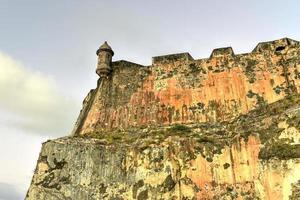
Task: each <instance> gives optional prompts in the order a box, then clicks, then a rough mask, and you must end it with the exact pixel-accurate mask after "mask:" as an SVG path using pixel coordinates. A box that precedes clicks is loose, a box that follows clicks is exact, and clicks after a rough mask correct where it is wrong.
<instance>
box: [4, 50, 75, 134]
mask: <svg viewBox="0 0 300 200" xmlns="http://www.w3.org/2000/svg"><path fill="white" fill-rule="evenodd" d="M76 103H77V102H76V101H74V100H72V99H71V98H67V97H66V96H65V95H64V94H62V93H61V92H59V90H58V87H57V86H56V84H55V82H54V80H53V79H51V78H50V77H48V76H46V75H44V74H42V73H39V72H36V71H33V70H30V69H29V68H26V67H25V66H24V65H23V64H22V63H20V62H19V61H16V60H15V59H13V58H11V57H10V56H8V55H6V54H4V53H1V52H0V125H4V126H9V127H13V128H21V129H23V130H26V131H28V132H33V133H39V134H47V135H50V134H51V135H62V134H67V133H69V132H70V131H71V128H72V126H73V124H74V120H75V117H76V115H77V112H78V111H77V108H78V105H77V104H76ZM1 115H2V116H1Z"/></svg>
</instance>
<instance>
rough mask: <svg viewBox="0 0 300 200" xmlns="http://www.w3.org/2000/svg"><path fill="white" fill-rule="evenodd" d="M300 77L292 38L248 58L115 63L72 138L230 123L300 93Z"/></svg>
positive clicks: (227, 55)
mask: <svg viewBox="0 0 300 200" xmlns="http://www.w3.org/2000/svg"><path fill="white" fill-rule="evenodd" d="M299 78H300V44H299V42H297V41H294V40H291V39H288V38H284V39H280V40H275V41H271V42H264V43H260V44H258V45H257V47H256V48H255V49H254V50H253V52H251V53H247V54H238V55H235V54H234V52H233V50H232V49H231V48H220V49H215V50H214V51H213V52H212V54H211V56H210V58H207V59H198V60H194V59H193V58H192V57H191V56H190V55H189V54H188V53H181V54H173V55H166V56H158V57H154V58H153V63H152V65H151V66H141V65H137V64H134V63H130V62H127V61H117V62H113V63H112V72H111V75H110V77H109V78H108V79H106V78H105V79H104V78H103V79H100V80H99V84H98V86H97V88H96V89H95V91H94V92H93V93H91V94H92V96H93V97H92V98H90V102H92V103H87V104H86V105H84V108H83V110H85V112H84V113H85V114H84V116H85V117H79V119H78V122H77V124H81V125H80V126H77V127H76V128H75V129H74V134H85V133H88V132H92V131H95V130H99V129H105V130H111V129H114V128H128V127H133V126H141V125H153V124H154V125H170V124H174V123H192V122H207V121H208V122H212V121H226V120H230V119H232V118H234V117H236V116H238V115H239V114H244V113H247V112H248V111H250V110H252V109H254V108H256V107H258V106H260V105H263V104H266V103H272V102H275V101H278V100H280V99H282V98H283V97H285V96H286V95H288V94H290V93H294V92H298V93H299V92H300V79H299ZM89 105H91V106H89ZM87 107H88V108H87Z"/></svg>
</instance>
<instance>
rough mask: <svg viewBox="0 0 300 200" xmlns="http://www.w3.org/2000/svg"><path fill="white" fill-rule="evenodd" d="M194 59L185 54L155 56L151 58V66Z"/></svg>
mask: <svg viewBox="0 0 300 200" xmlns="http://www.w3.org/2000/svg"><path fill="white" fill-rule="evenodd" d="M193 60H194V58H193V57H192V56H191V55H190V54H189V53H187V52H185V53H177V54H169V55H163V56H155V57H153V58H152V65H159V64H166V63H171V62H175V61H185V62H186V61H193Z"/></svg>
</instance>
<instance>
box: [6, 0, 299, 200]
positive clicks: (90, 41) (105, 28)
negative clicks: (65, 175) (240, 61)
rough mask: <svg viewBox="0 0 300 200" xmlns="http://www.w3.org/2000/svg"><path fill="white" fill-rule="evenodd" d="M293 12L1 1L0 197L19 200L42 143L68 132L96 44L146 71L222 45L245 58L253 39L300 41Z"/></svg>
mask: <svg viewBox="0 0 300 200" xmlns="http://www.w3.org/2000/svg"><path fill="white" fill-rule="evenodd" d="M299 8H300V2H299V1H296V0H294V1H293V0H285V1H282V0H251V1H250V0H248V1H245V0H226V1H224V0H198V1H196V0H194V1H192V0H190V1H188V0H185V1H184V0H181V1H179V0H164V1H155V0H153V1H145V0H136V1H130V0H123V1H116V0H109V1H104V0H94V1H92V0H85V1H83V0H81V1H80V0H60V1H58V0H57V1H55V0H51V1H50V0H48V1H40V0H27V1H22V0H19V1H17V0H0V137H1V140H0V152H1V153H0V166H1V170H0V200H2V199H22V198H20V197H23V196H24V194H25V192H26V190H27V188H28V186H29V183H30V180H31V176H32V173H33V170H34V168H35V164H36V160H37V158H38V153H39V150H40V147H41V143H42V142H43V141H45V140H47V139H49V138H56V137H60V136H64V135H67V134H69V132H70V131H71V129H72V126H73V124H74V120H75V119H76V117H77V115H78V113H79V110H80V108H81V102H82V100H83V98H84V97H85V95H86V94H87V92H88V91H89V90H90V89H91V88H94V87H95V86H96V81H97V78H98V77H97V75H96V74H95V73H94V71H95V66H96V59H97V58H96V54H95V52H96V50H97V48H98V47H99V46H100V44H101V43H102V42H103V41H105V40H107V41H108V42H109V43H110V45H111V46H112V48H113V50H114V51H115V56H114V60H119V59H124V60H129V61H132V62H136V63H140V64H144V65H150V64H151V57H153V56H157V55H162V54H169V53H179V52H190V54H191V55H192V56H193V57H194V58H202V57H208V56H209V55H210V53H211V52H212V50H213V49H214V48H218V47H225V46H232V47H233V49H234V51H235V53H245V52H250V51H251V50H252V49H253V48H254V47H255V46H256V44H257V43H258V42H261V41H269V40H274V39H279V38H283V37H290V38H292V39H295V40H300V27H299V24H300V15H299ZM4 191H15V192H10V193H11V194H12V193H14V194H16V195H15V196H13V195H11V196H9V194H8V193H7V192H6V193H5V192H4ZM18 195H19V196H18Z"/></svg>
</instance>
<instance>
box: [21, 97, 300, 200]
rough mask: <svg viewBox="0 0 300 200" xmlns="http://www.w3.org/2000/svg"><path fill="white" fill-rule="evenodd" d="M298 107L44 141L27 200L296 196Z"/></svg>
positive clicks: (297, 101)
mask: <svg viewBox="0 0 300 200" xmlns="http://www.w3.org/2000/svg"><path fill="white" fill-rule="evenodd" d="M299 105H300V96H299V95H296V96H291V97H288V98H286V99H284V100H281V101H278V102H276V103H273V104H270V105H267V106H265V107H262V108H259V109H255V110H253V111H251V112H250V113H248V114H247V115H243V116H240V117H238V118H236V119H235V120H233V121H230V122H222V123H197V124H190V125H189V126H183V125H176V126H170V127H158V128H156V129H154V128H151V129H148V128H140V129H133V130H130V131H125V130H124V131H123V132H120V131H117V132H113V133H110V134H108V135H107V136H105V137H99V138H88V137H65V138H60V139H56V140H53V141H48V142H45V143H44V144H43V148H42V151H41V153H40V157H39V160H38V164H37V167H36V171H35V174H34V177H33V180H32V184H31V186H30V188H29V191H28V194H27V197H26V199H27V200H31V199H34V200H36V199H47V200H54V199H55V200H56V199H111V200H112V199H124V200H125V199H139V200H146V199H166V200H169V199H186V200H188V199H299V180H300V143H299V130H300V129H299V126H300V123H299V122H300V106H299ZM100 135H102V134H100ZM111 136H113V137H112V138H111ZM132 138H133V140H132Z"/></svg>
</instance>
